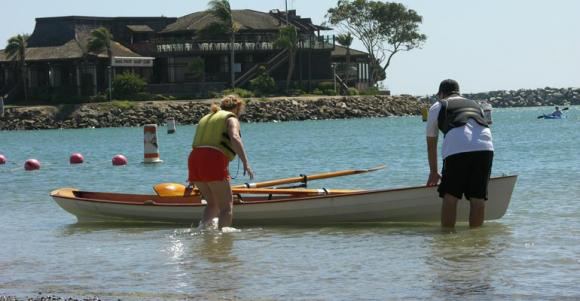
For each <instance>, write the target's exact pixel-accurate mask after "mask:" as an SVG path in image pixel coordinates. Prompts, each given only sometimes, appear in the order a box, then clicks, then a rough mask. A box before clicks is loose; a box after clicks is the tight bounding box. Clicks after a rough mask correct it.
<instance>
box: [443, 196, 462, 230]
mask: <svg viewBox="0 0 580 301" xmlns="http://www.w3.org/2000/svg"><path fill="white" fill-rule="evenodd" d="M457 201H458V198H456V197H454V196H453V195H451V194H449V193H446V194H445V195H444V196H443V204H442V206H441V227H443V228H454V227H455V221H456V220H457Z"/></svg>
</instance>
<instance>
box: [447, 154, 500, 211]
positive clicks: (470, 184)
mask: <svg viewBox="0 0 580 301" xmlns="http://www.w3.org/2000/svg"><path fill="white" fill-rule="evenodd" d="M492 162H493V151H478V152H467V153H459V154H455V155H451V156H449V157H447V158H445V160H443V170H442V171H441V184H439V188H438V189H437V191H439V196H440V197H443V196H444V195H445V194H446V193H449V194H451V195H453V196H455V197H457V198H459V199H461V198H462V197H463V195H464V194H465V198H466V199H468V200H470V199H471V198H476V199H484V200H487V184H488V183H489V177H490V175H491V165H492Z"/></svg>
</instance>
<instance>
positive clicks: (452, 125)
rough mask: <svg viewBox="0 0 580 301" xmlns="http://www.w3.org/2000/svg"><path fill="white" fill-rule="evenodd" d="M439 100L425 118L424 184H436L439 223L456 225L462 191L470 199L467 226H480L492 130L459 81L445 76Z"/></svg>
mask: <svg viewBox="0 0 580 301" xmlns="http://www.w3.org/2000/svg"><path fill="white" fill-rule="evenodd" d="M437 97H438V98H439V101H438V102H436V103H435V104H433V105H432V106H431V108H430V109H429V118H428V120H427V155H428V160H429V170H430V172H429V178H428V180H427V186H436V185H437V184H438V183H439V180H441V183H440V184H439V188H438V192H439V196H440V197H442V198H443V204H442V207H441V226H442V227H444V228H453V227H455V221H456V216H457V202H458V200H459V199H461V198H462V197H463V195H465V198H466V199H467V200H469V203H470V213H469V226H470V227H479V226H481V225H482V224H483V221H484V218H485V201H486V200H487V186H488V183H489V177H490V174H491V166H492V161H493V143H492V137H491V131H490V129H489V126H488V124H487V123H486V121H485V117H484V114H483V112H482V110H481V108H480V106H479V104H477V103H476V102H475V101H473V100H470V99H466V98H464V97H462V96H461V95H460V94H459V84H458V83H457V82H456V81H455V80H452V79H446V80H444V81H442V82H441V84H440V85H439V91H438V92H437ZM438 130H441V132H443V137H444V140H443V145H442V150H441V157H442V158H443V168H442V171H441V174H439V172H438V167H437V139H438V136H439V132H438Z"/></svg>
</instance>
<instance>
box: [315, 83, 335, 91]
mask: <svg viewBox="0 0 580 301" xmlns="http://www.w3.org/2000/svg"><path fill="white" fill-rule="evenodd" d="M318 89H320V90H322V91H326V90H333V91H334V82H320V83H318Z"/></svg>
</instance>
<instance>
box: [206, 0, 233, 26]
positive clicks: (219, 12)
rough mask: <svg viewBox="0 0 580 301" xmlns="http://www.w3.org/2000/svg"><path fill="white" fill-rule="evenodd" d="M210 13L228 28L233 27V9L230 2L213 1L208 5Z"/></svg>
mask: <svg viewBox="0 0 580 301" xmlns="http://www.w3.org/2000/svg"><path fill="white" fill-rule="evenodd" d="M208 11H209V12H210V13H211V14H212V15H213V16H215V17H216V18H217V19H219V21H221V22H223V23H226V24H227V25H228V27H231V26H232V23H233V16H232V9H231V6H230V2H229V1H228V0H211V1H210V2H209V3H208Z"/></svg>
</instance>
